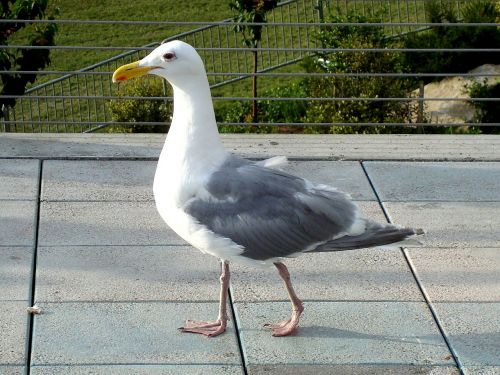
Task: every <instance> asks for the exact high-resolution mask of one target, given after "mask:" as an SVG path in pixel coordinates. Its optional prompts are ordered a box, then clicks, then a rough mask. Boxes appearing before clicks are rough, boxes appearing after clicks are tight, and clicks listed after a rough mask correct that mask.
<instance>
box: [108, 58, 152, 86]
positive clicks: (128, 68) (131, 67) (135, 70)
mask: <svg viewBox="0 0 500 375" xmlns="http://www.w3.org/2000/svg"><path fill="white" fill-rule="evenodd" d="M156 68H158V67H157V66H139V61H136V62H133V63H130V64H127V65H123V66H120V67H119V68H118V69H116V70H115V72H114V73H113V82H120V81H126V80H128V79H131V78H135V77H140V76H143V75H146V74H148V72H149V71H150V70H153V69H156Z"/></svg>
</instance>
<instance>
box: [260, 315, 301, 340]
mask: <svg viewBox="0 0 500 375" xmlns="http://www.w3.org/2000/svg"><path fill="white" fill-rule="evenodd" d="M264 327H266V328H269V329H270V330H271V331H272V332H273V333H272V335H273V336H274V337H281V336H290V335H292V334H293V333H295V332H296V331H297V328H298V327H299V322H298V320H297V321H296V322H292V319H289V320H286V321H284V322H281V323H278V324H264Z"/></svg>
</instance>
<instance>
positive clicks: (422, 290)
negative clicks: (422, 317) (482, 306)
mask: <svg viewBox="0 0 500 375" xmlns="http://www.w3.org/2000/svg"><path fill="white" fill-rule="evenodd" d="M370 161H371V160H370ZM359 163H360V165H361V168H362V169H363V172H364V173H365V176H366V178H367V179H368V183H369V184H370V186H371V188H372V190H373V193H374V194H375V197H376V198H377V201H378V203H379V205H380V207H381V208H382V211H383V213H384V216H385V218H386V219H387V221H388V222H389V223H393V221H392V219H391V216H390V215H389V212H388V211H387V209H386V207H385V205H384V203H383V202H382V200H381V198H380V196H379V194H378V191H377V189H376V188H375V185H374V183H373V181H372V179H371V178H370V175H369V174H368V171H367V170H366V168H365V165H364V161H363V160H361V161H360V162H359ZM401 252H402V253H403V256H404V258H405V260H406V263H407V264H408V267H409V268H410V271H411V273H412V275H413V278H414V279H415V282H416V283H417V286H418V288H419V290H420V293H422V296H423V297H424V300H425V303H426V304H427V306H428V308H429V310H430V312H431V315H432V317H433V319H434V322H435V323H436V326H437V327H438V330H439V332H440V333H441V336H442V337H443V340H444V342H445V344H446V346H447V347H448V350H449V351H450V353H451V355H452V356H453V360H454V361H455V364H456V366H457V368H458V371H460V374H461V375H465V372H464V367H463V364H462V362H461V361H460V358H459V357H458V354H457V352H456V351H455V349H454V348H453V346H452V344H451V342H450V341H449V340H448V335H447V334H446V331H445V329H444V327H443V325H442V324H441V320H440V319H439V315H438V313H437V310H436V309H435V307H434V304H433V303H432V301H431V299H430V297H429V294H428V293H427V290H426V289H425V287H424V285H423V284H422V282H421V280H420V277H419V275H418V273H417V270H416V268H415V265H414V264H413V262H412V260H411V258H410V255H409V254H408V251H407V250H406V249H405V248H403V247H401Z"/></svg>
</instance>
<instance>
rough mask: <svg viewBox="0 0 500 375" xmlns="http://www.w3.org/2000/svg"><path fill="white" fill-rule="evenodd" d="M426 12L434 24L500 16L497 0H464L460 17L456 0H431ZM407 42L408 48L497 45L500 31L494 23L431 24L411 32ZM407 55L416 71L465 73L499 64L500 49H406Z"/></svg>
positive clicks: (480, 21) (499, 41)
mask: <svg viewBox="0 0 500 375" xmlns="http://www.w3.org/2000/svg"><path fill="white" fill-rule="evenodd" d="M426 11H427V19H428V22H433V23H458V22H466V23H486V22H488V23H495V22H497V20H498V18H499V17H500V8H499V7H498V6H497V3H496V1H494V0H473V1H468V2H465V4H463V5H462V7H461V13H462V19H461V20H460V19H459V14H458V12H457V10H456V7H455V4H454V3H453V2H449V1H441V0H432V1H429V4H428V5H427V8H426ZM404 41H405V47H406V48H448V49H450V48H452V49H453V48H498V46H499V45H500V31H499V29H498V27H491V26H472V27H469V26H464V27H460V26H453V27H432V28H430V29H429V30H427V31H423V32H418V33H413V34H410V35H408V36H407V37H406V38H405V39H404ZM404 56H405V64H407V65H408V67H409V69H410V70H411V71H412V72H415V73H440V72H442V73H465V72H468V71H469V70H471V69H473V68H475V67H477V66H480V65H483V64H486V63H490V64H499V63H500V54H499V53H498V52H407V53H405V54H404ZM426 81H427V82H428V81H432V78H430V79H426Z"/></svg>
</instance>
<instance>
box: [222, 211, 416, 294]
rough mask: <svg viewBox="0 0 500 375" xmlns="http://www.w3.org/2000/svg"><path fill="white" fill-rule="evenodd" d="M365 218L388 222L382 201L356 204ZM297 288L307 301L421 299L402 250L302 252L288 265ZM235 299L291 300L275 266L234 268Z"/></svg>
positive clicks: (238, 266)
mask: <svg viewBox="0 0 500 375" xmlns="http://www.w3.org/2000/svg"><path fill="white" fill-rule="evenodd" d="M358 205H359V207H360V208H361V209H362V211H363V212H364V213H365V215H366V216H367V217H370V218H372V219H374V220H378V221H381V222H385V217H384V215H383V213H382V210H381V208H380V206H379V205H378V203H374V202H358ZM285 263H286V264H287V266H288V269H289V271H290V272H291V275H292V281H293V285H294V288H295V290H296V292H297V294H298V295H299V296H300V298H302V299H304V300H326V301H339V300H347V301H358V300H365V301H369V300H390V301H422V299H423V297H422V294H421V293H420V291H419V289H418V287H417V284H416V282H415V279H414V277H413V275H412V274H411V271H410V269H409V267H408V265H407V263H406V260H405V259H404V257H403V254H402V252H401V251H400V250H375V249H362V250H353V251H342V252H332V253H313V254H303V255H301V256H299V257H297V258H294V259H289V260H287V261H286V262H285ZM232 270H233V277H232V281H231V284H232V286H233V294H232V296H233V298H234V299H235V300H236V301H257V302H258V301H276V300H287V298H288V297H287V294H286V291H285V288H284V286H283V284H282V281H281V279H280V277H279V275H278V273H277V271H276V269H275V268H274V267H272V266H271V267H266V268H252V267H248V266H245V265H241V266H240V265H238V264H235V265H233V266H232Z"/></svg>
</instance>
